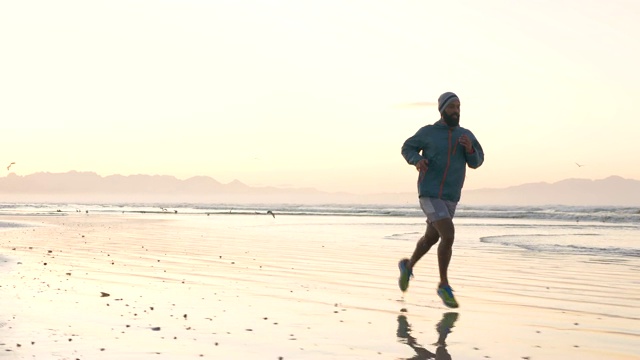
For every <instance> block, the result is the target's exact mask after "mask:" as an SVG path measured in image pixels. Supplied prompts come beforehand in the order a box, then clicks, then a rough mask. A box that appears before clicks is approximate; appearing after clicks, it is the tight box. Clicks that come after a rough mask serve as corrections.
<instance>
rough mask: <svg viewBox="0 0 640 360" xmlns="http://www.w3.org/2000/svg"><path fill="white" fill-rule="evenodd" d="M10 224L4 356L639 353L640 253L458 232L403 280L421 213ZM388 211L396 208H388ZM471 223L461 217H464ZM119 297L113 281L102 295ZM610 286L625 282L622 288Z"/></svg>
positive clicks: (1, 243) (2, 253)
mask: <svg viewBox="0 0 640 360" xmlns="http://www.w3.org/2000/svg"><path fill="white" fill-rule="evenodd" d="M0 220H2V221H11V222H21V223H25V224H27V225H30V226H26V227H21V228H7V229H3V230H2V231H0V274H1V275H2V279H3V280H2V284H1V287H0V309H2V310H1V311H0V357H1V358H7V359H32V358H37V359H196V358H198V359H199V358H209V359H280V358H282V359H434V358H435V359H439V360H440V359H456V360H460V359H574V358H575V359H582V360H585V359H638V354H640V346H639V345H638V344H640V328H639V327H638V324H639V323H640V321H639V320H640V312H639V311H638V305H639V304H640V290H639V285H638V280H637V279H638V270H639V269H640V261H639V260H638V259H631V260H628V261H619V262H618V261H601V260H600V259H597V261H595V260H594V259H593V258H590V257H587V256H585V257H580V256H574V257H571V258H569V259H568V258H566V257H563V256H562V255H554V254H542V255H541V254H539V253H538V254H531V253H528V252H526V251H524V250H522V249H515V248H509V247H504V246H498V245H494V244H482V243H480V242H479V241H478V238H477V236H476V234H475V233H474V232H473V231H470V229H464V231H461V233H460V234H459V235H458V239H456V245H455V250H454V251H455V252H454V258H453V261H452V265H451V270H450V272H451V275H450V278H451V282H452V285H454V289H455V290H456V296H457V297H458V299H459V302H460V304H461V307H460V308H459V309H455V310H452V309H447V308H445V307H444V306H443V305H442V304H441V302H440V301H439V299H438V298H437V296H436V295H435V286H436V283H437V276H436V274H437V267H436V261H435V259H436V254H435V253H429V254H427V255H426V256H425V258H424V260H423V261H422V262H421V263H420V264H419V266H418V267H417V268H416V269H415V278H414V279H413V280H412V282H411V285H410V288H409V291H408V292H407V293H406V294H404V295H403V294H402V293H401V292H400V291H399V290H398V289H397V268H396V263H397V261H398V259H400V258H401V257H403V256H407V255H410V252H411V251H412V249H413V243H411V242H407V241H393V239H391V238H392V236H390V234H393V233H402V232H414V231H415V232H416V237H419V233H418V231H421V230H420V229H422V225H421V224H420V223H419V222H418V223H417V222H416V220H415V219H400V220H399V219H389V220H380V219H375V221H373V220H372V219H369V218H358V217H314V216H306V217H300V216H278V217H277V218H275V219H274V218H272V217H271V216H265V215H256V216H247V215H244V216H233V215H216V216H186V215H185V216H181V215H176V216H171V217H169V216H165V215H154V214H128V215H103V214H73V215H68V216H31V217H28V216H27V217H18V216H11V217H10V218H9V219H0ZM385 221H387V223H385ZM461 221H462V220H461ZM103 293H105V294H108V295H105V294H103ZM612 294H614V295H615V296H612Z"/></svg>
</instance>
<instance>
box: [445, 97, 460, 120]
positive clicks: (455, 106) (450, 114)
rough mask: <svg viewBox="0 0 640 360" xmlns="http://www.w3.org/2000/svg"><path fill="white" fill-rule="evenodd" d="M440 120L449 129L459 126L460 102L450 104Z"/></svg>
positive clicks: (455, 101)
mask: <svg viewBox="0 0 640 360" xmlns="http://www.w3.org/2000/svg"><path fill="white" fill-rule="evenodd" d="M442 119H443V120H444V122H445V123H447V125H449V126H450V127H454V126H458V124H460V101H458V100H454V101H452V102H450V103H449V105H447V107H446V108H444V111H443V112H442Z"/></svg>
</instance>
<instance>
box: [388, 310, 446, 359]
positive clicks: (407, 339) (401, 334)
mask: <svg viewBox="0 0 640 360" xmlns="http://www.w3.org/2000/svg"><path fill="white" fill-rule="evenodd" d="M456 320H458V313H456V312H448V313H444V314H443V315H442V319H441V320H440V322H438V324H437V325H436V330H437V332H438V341H437V342H436V343H435V344H434V346H436V350H435V351H436V352H435V354H434V353H432V352H431V351H429V350H427V349H425V348H424V347H422V345H420V344H418V342H417V341H416V338H415V337H413V336H411V324H409V321H408V320H407V317H406V316H405V315H398V331H397V332H396V335H397V336H398V341H400V342H401V343H403V344H407V345H409V347H411V348H412V349H413V351H415V352H416V355H415V356H413V357H411V358H407V359H406V360H451V355H449V352H448V351H447V344H446V342H445V340H446V339H447V335H449V333H451V328H453V327H454V323H455V322H456Z"/></svg>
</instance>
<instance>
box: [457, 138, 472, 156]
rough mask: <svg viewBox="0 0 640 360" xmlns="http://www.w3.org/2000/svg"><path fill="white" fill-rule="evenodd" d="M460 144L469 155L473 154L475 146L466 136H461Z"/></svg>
mask: <svg viewBox="0 0 640 360" xmlns="http://www.w3.org/2000/svg"><path fill="white" fill-rule="evenodd" d="M458 142H459V143H460V145H462V146H464V150H465V151H466V152H467V154H473V144H472V143H471V139H469V137H468V136H467V135H466V134H465V135H462V136H460V138H459V139H458Z"/></svg>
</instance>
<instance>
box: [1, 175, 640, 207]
mask: <svg viewBox="0 0 640 360" xmlns="http://www.w3.org/2000/svg"><path fill="white" fill-rule="evenodd" d="M0 196H1V198H2V201H4V202H104V203H114V202H145V203H169V202H171V203H202V202H211V203H275V202H277V203H347V204H348V203H352V204H356V203H360V204H365V203H369V204H370V203H377V204H417V194H416V193H415V192H402V193H380V194H368V195H354V194H348V193H329V192H323V191H319V190H317V189H313V188H277V187H251V186H248V185H246V184H244V183H242V182H240V181H238V180H234V181H232V182H230V183H228V184H223V183H221V182H219V181H217V180H215V179H213V178H210V177H207V176H196V177H192V178H189V179H186V180H180V179H177V178H175V177H173V176H167V175H129V176H123V175H110V176H104V177H103V176H100V175H98V174H96V173H93V172H77V171H70V172H67V173H48V172H40V173H35V174H30V175H25V176H19V175H16V174H14V173H10V174H9V175H7V176H6V177H4V178H0ZM461 204H464V205H518V206H526V205H596V206H640V181H638V180H632V179H624V178H621V177H619V176H611V177H608V178H606V179H602V180H586V179H567V180H562V181H558V182H556V183H529V184H523V185H518V186H512V187H507V188H496V189H478V190H464V191H463V194H462V201H461Z"/></svg>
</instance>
